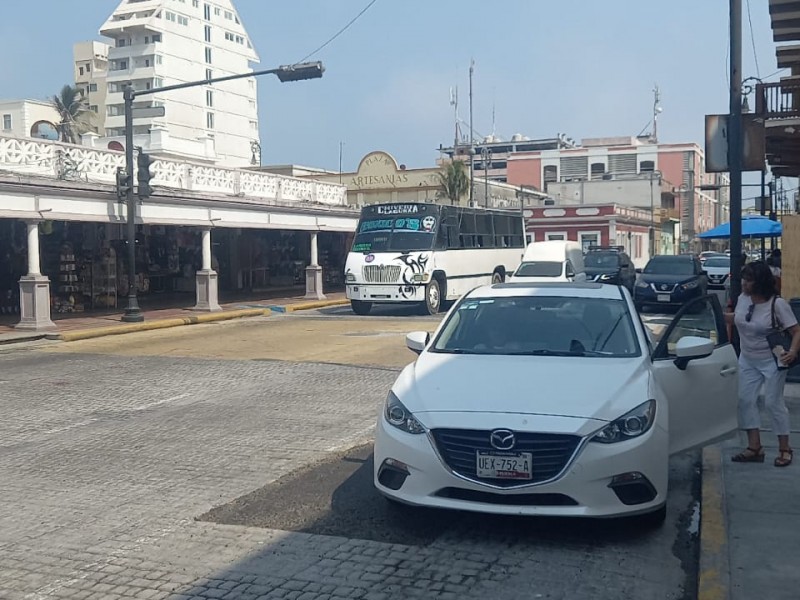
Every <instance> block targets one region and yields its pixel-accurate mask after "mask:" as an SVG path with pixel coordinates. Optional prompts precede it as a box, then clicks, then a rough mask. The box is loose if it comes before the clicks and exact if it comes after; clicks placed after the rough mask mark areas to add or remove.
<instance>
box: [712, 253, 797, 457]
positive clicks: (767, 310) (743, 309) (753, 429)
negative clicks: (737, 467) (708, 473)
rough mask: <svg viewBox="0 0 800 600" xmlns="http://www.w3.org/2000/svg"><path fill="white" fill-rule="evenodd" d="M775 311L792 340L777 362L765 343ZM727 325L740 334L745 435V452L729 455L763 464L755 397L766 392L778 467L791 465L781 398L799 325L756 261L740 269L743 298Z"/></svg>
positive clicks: (741, 421) (786, 416)
mask: <svg viewBox="0 0 800 600" xmlns="http://www.w3.org/2000/svg"><path fill="white" fill-rule="evenodd" d="M773 311H774V317H775V322H776V323H777V324H778V326H779V328H780V329H781V330H784V331H788V332H789V333H790V334H791V336H792V343H791V347H790V348H788V349H787V350H786V351H785V352H783V354H782V355H781V356H780V357H779V358H778V359H777V360H776V357H775V355H773V353H772V350H771V349H770V345H769V342H768V341H767V334H769V333H770V332H772V331H773V325H772V323H773ZM726 318H727V320H728V321H729V322H731V321H732V322H733V323H735V325H736V329H737V330H738V332H739V340H740V344H741V352H740V354H739V426H740V427H741V428H742V429H744V430H745V431H746V432H747V442H748V444H747V448H746V449H745V450H744V451H742V452H740V453H739V454H737V455H736V456H733V457H732V460H733V461H734V462H764V448H763V447H762V445H761V436H760V431H759V430H760V428H761V415H760V413H759V410H758V395H759V391H760V390H761V388H762V386H763V388H764V405H765V408H766V409H767V411H769V413H770V416H771V418H772V430H773V432H774V433H775V434H777V436H778V456H777V457H776V458H775V463H774V464H775V466H776V467H787V466H789V465H790V464H792V448H791V447H790V446H789V411H788V410H787V408H786V401H785V400H784V397H783V388H784V385H785V384H786V373H787V369H786V368H781V369H779V368H778V360H779V361H780V362H781V363H782V364H783V365H787V364H790V363H792V362H794V361H795V360H796V359H797V356H798V351H800V326H798V324H797V319H796V318H795V316H794V312H793V311H792V309H791V307H790V306H789V304H788V303H787V302H786V300H784V299H783V298H780V297H778V296H777V292H776V289H775V278H774V277H773V276H772V272H771V271H770V268H769V267H768V266H767V264H766V263H765V262H762V261H754V262H752V263H750V264H748V265H746V266H745V267H744V268H743V269H742V294H741V295H740V296H739V300H738V302H737V304H736V309H735V312H733V313H727V314H726Z"/></svg>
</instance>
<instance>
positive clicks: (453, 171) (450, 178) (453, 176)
mask: <svg viewBox="0 0 800 600" xmlns="http://www.w3.org/2000/svg"><path fill="white" fill-rule="evenodd" d="M436 175H437V176H438V178H439V187H440V188H441V189H440V190H439V197H440V198H449V199H450V204H458V203H459V202H460V201H461V198H462V196H463V195H464V194H466V193H467V192H468V191H469V175H468V174H467V166H466V165H465V164H464V161H463V160H454V161H453V162H451V163H448V164H447V165H445V166H444V167H442V170H441V171H439V172H438V173H437V174H436Z"/></svg>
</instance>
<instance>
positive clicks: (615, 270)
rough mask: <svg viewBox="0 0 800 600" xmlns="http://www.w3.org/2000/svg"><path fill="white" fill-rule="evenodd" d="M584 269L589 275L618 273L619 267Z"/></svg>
mask: <svg viewBox="0 0 800 600" xmlns="http://www.w3.org/2000/svg"><path fill="white" fill-rule="evenodd" d="M584 271H585V272H586V274H587V275H606V274H608V275H616V274H617V273H619V267H586V268H585V269H584Z"/></svg>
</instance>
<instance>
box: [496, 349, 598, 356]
mask: <svg viewBox="0 0 800 600" xmlns="http://www.w3.org/2000/svg"><path fill="white" fill-rule="evenodd" d="M502 354H507V355H510V356H586V352H584V351H583V350H578V351H569V350H547V349H544V348H542V349H539V350H520V351H518V352H503V353H502Z"/></svg>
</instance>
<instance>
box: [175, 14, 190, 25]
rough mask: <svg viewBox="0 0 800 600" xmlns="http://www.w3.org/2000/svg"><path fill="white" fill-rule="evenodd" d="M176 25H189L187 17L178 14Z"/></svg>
mask: <svg viewBox="0 0 800 600" xmlns="http://www.w3.org/2000/svg"><path fill="white" fill-rule="evenodd" d="M178 25H183V26H184V27H186V26H188V25H189V19H188V17H182V16H181V15H178Z"/></svg>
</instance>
